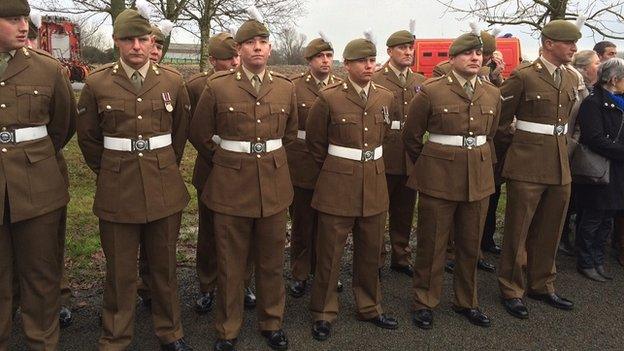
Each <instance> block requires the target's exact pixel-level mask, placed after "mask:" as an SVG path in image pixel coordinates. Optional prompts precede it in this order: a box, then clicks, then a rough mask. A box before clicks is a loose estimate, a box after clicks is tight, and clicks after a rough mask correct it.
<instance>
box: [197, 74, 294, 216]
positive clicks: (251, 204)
mask: <svg viewBox="0 0 624 351" xmlns="http://www.w3.org/2000/svg"><path fill="white" fill-rule="evenodd" d="M215 134H217V135H219V136H220V137H221V139H225V140H236V141H247V142H256V141H265V140H270V139H282V142H283V145H285V146H288V144H290V143H292V142H293V141H294V140H295V138H296V137H297V99H296V97H295V87H294V86H293V84H292V82H291V81H290V80H289V79H288V78H286V77H284V76H282V75H279V74H276V73H272V72H269V71H268V70H267V71H266V73H265V76H264V78H263V79H262V88H261V89H260V92H259V93H257V92H256V90H255V89H254V88H253V87H252V85H251V82H250V81H249V79H247V76H246V75H245V73H244V72H243V69H242V67H239V68H238V69H236V70H234V71H228V72H217V73H215V74H214V75H213V76H212V77H210V79H209V80H208V83H207V85H206V88H205V89H204V92H203V93H202V95H201V98H200V99H199V103H198V104H197V107H196V110H195V114H194V115H193V118H192V121H191V133H190V141H191V142H192V143H193V145H194V146H195V148H196V149H197V151H198V152H199V153H200V154H201V155H202V157H207V156H208V155H211V154H212V153H213V145H214V144H213V143H212V136H213V135H215ZM208 157H209V156H208ZM201 199H202V201H203V202H204V203H205V204H206V206H207V207H208V208H210V209H211V210H213V211H215V212H219V213H223V214H227V215H232V216H241V217H250V218H261V217H268V216H271V215H274V214H276V213H278V212H280V211H282V210H284V209H285V208H287V207H288V206H289V205H290V203H291V202H292V199H293V188H292V183H291V181H290V174H289V171H288V164H287V157H286V151H285V150H284V148H283V147H282V148H279V149H277V150H275V151H272V152H268V153H264V154H247V153H240V152H232V151H227V150H224V149H222V148H220V147H218V148H216V151H214V156H213V157H212V170H211V171H210V175H209V176H208V181H207V182H206V185H205V186H204V192H203V194H202V197H201Z"/></svg>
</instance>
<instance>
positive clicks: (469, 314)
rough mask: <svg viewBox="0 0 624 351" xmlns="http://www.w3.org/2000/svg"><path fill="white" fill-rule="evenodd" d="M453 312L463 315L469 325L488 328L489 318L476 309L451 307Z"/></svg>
mask: <svg viewBox="0 0 624 351" xmlns="http://www.w3.org/2000/svg"><path fill="white" fill-rule="evenodd" d="M453 311H455V313H459V314H461V315H463V316H464V317H466V318H467V319H468V321H469V322H470V323H472V324H474V325H478V326H480V327H489V326H490V318H489V317H488V316H487V315H486V314H485V313H483V312H481V311H480V310H479V309H478V308H457V307H453Z"/></svg>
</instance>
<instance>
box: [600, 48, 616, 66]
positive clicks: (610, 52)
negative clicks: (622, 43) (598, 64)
mask: <svg viewBox="0 0 624 351" xmlns="http://www.w3.org/2000/svg"><path fill="white" fill-rule="evenodd" d="M616 55H617V48H616V47H615V46H609V47H607V48H605V51H604V53H603V54H602V56H600V61H602V62H604V61H607V60H608V59H612V58H614V57H615V56H616Z"/></svg>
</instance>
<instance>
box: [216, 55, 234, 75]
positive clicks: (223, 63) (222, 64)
mask: <svg viewBox="0 0 624 351" xmlns="http://www.w3.org/2000/svg"><path fill="white" fill-rule="evenodd" d="M210 64H211V65H212V67H214V70H215V71H217V72H219V71H228V70H230V69H232V68H236V67H238V65H239V64H240V57H239V56H238V55H234V56H232V58H230V59H227V60H220V59H216V58H214V57H212V56H211V57H210Z"/></svg>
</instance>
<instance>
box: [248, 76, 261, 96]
mask: <svg viewBox="0 0 624 351" xmlns="http://www.w3.org/2000/svg"><path fill="white" fill-rule="evenodd" d="M251 85H253V87H254V89H256V93H259V92H260V88H262V81H261V80H260V77H258V75H257V74H254V75H253V77H251Z"/></svg>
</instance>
